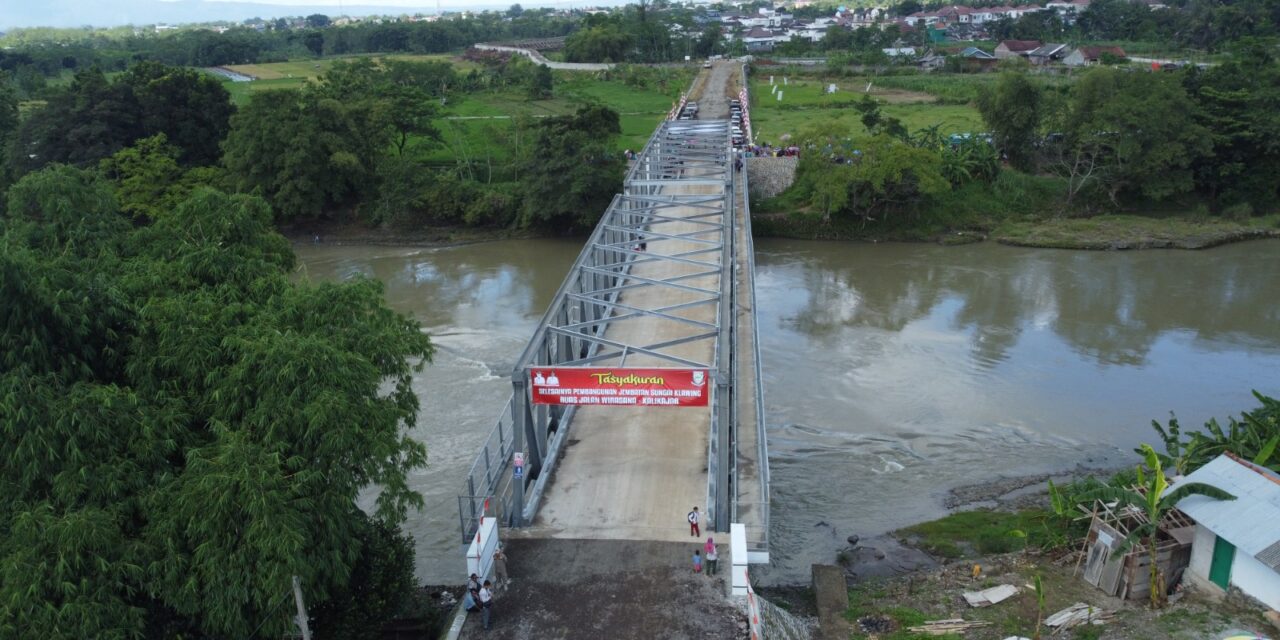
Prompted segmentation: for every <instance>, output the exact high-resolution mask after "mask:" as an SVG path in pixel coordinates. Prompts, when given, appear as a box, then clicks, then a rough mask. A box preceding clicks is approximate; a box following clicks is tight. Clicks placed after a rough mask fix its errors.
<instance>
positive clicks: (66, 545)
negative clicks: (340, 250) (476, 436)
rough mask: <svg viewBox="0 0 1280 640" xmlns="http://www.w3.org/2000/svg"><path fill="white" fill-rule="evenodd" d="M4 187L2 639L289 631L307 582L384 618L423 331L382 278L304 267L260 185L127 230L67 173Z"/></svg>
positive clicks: (198, 195) (323, 594) (317, 598)
mask: <svg viewBox="0 0 1280 640" xmlns="http://www.w3.org/2000/svg"><path fill="white" fill-rule="evenodd" d="M9 199H10V206H9V212H8V215H7V217H5V218H0V248H2V249H0V295H3V296H4V300H5V304H4V305H0V397H3V398H4V401H3V402H0V487H3V489H4V496H5V500H3V501H0V635H4V636H10V635H15V634H21V635H22V636H23V637H27V636H30V637H40V638H73V637H120V638H124V637H177V636H186V637H192V636H205V637H208V636H212V637H251V636H253V635H254V634H255V633H256V634H258V635H260V636H262V637H270V636H279V635H281V634H283V633H284V632H286V631H288V630H289V629H290V627H291V626H292V623H291V621H290V619H289V617H288V615H287V614H286V613H285V611H287V609H286V608H285V607H284V605H285V604H286V603H287V602H288V601H289V597H290V593H289V588H290V583H291V580H292V576H294V575H297V576H300V578H301V579H302V581H303V583H304V589H305V590H306V591H307V593H308V596H309V598H312V601H313V602H315V603H318V604H319V605H320V606H321V607H323V606H324V605H323V603H324V602H325V601H327V600H329V599H330V598H338V599H340V600H341V599H342V594H343V593H359V591H358V590H359V589H362V588H364V587H361V586H360V585H361V584H364V585H369V588H370V589H371V590H372V592H374V593H378V594H382V595H379V596H378V598H377V599H376V600H373V601H369V602H365V601H363V600H362V599H361V598H355V599H354V602H353V603H352V606H356V607H360V608H361V609H360V610H359V611H351V612H350V613H351V615H353V616H357V617H359V616H364V618H363V619H365V620H374V619H377V618H378V616H379V615H381V614H379V613H377V612H379V611H389V610H390V608H389V607H390V599H389V597H387V596H386V595H385V594H386V589H387V588H388V587H387V585H403V577H404V575H405V574H404V571H403V569H402V568H403V567H404V566H412V560H411V555H409V558H410V559H408V560H407V561H406V554H409V553H410V551H411V550H410V549H409V548H408V547H406V546H405V545H403V542H394V543H393V542H391V541H390V540H391V538H390V537H389V536H388V535H385V534H386V532H388V531H393V530H394V527H395V526H396V525H397V524H398V523H399V522H402V521H403V519H404V517H405V513H406V511H407V509H409V508H411V507H414V506H416V505H420V504H421V497H420V496H418V495H417V494H416V493H414V492H413V491H411V490H410V489H409V488H408V485H407V475H408V473H409V472H410V471H411V470H412V469H414V468H416V467H419V466H421V465H422V464H423V463H424V461H425V450H424V448H423V446H422V445H421V444H420V443H418V442H415V441H413V440H411V439H410V438H409V437H408V435H407V430H408V428H409V427H410V426H411V425H412V424H413V423H414V419H415V416H416V412H417V396H416V395H415V394H414V392H413V389H412V387H411V386H410V379H411V377H412V376H413V374H414V373H415V372H416V371H417V370H419V369H420V368H421V366H423V364H425V362H426V361H427V360H428V359H429V358H430V356H431V354H432V346H431V343H430V340H429V339H428V338H427V336H426V335H425V334H423V333H422V332H421V330H420V327H419V326H418V325H417V324H416V323H415V322H414V321H412V320H410V319H408V318H405V317H403V316H400V315H399V314H396V313H394V312H392V311H391V310H389V309H387V308H386V307H385V306H384V303H383V300H382V292H381V287H380V285H379V284H378V283H377V282H375V281H371V280H355V281H352V282H348V283H344V284H322V285H313V284H310V283H306V282H296V281H295V280H294V279H293V277H292V266H293V264H294V257H293V255H292V253H291V251H290V249H289V244H288V242H287V241H286V240H285V239H284V238H282V237H281V236H280V235H279V234H277V233H276V232H275V231H274V230H273V229H272V227H271V214H270V210H269V209H268V207H267V206H266V204H265V203H264V202H263V201H262V200H261V199H259V198H255V197H252V196H246V195H235V196H229V195H226V194H223V193H220V192H218V191H214V190H211V189H200V190H197V191H195V192H194V193H193V194H192V195H191V196H190V197H189V198H188V199H187V200H185V201H183V202H182V203H181V204H179V205H178V207H177V209H176V211H174V212H172V213H171V214H169V215H162V216H158V217H157V218H156V219H155V221H154V223H153V224H151V225H148V226H141V227H135V226H134V225H133V224H131V223H130V222H129V219H128V218H127V217H126V216H125V215H123V214H122V213H121V212H120V211H119V210H118V208H117V206H116V203H115V199H114V198H113V197H112V194H111V191H110V189H109V188H108V185H107V184H106V183H105V182H104V181H102V180H100V179H99V178H97V177H96V175H95V174H93V173H88V172H84V171H81V170H77V169H73V168H70V167H66V166H55V167H50V168H49V169H46V170H43V171H40V172H37V173H33V174H31V175H28V176H26V177H25V178H23V179H22V180H21V181H19V182H18V183H17V184H15V185H14V186H13V187H12V188H11V189H10V192H9ZM51 443H54V444H52V445H51ZM371 485H378V486H380V487H381V488H382V491H381V494H380V496H379V498H378V500H377V504H376V510H375V512H374V513H373V514H372V515H371V516H365V515H364V514H362V513H360V512H359V511H358V510H357V509H355V508H354V503H355V499H356V497H357V495H358V494H360V492H361V491H363V490H365V489H366V488H368V487H370V486H371ZM370 518H372V520H371V519H370ZM370 527H379V528H381V529H380V532H378V533H372V532H371V529H370ZM392 535H393V536H394V534H392ZM406 562H407V565H406ZM362 563H368V564H367V566H366V565H363V564H362ZM362 572H364V573H362ZM369 572H373V574H375V575H372V576H371V575H369ZM362 575H363V576H364V577H361V576H362ZM353 581H354V582H353ZM396 588H399V587H396ZM353 589H354V590H357V591H353ZM348 600H349V599H348ZM348 600H342V601H343V602H347V601H348ZM343 608H344V609H345V608H346V605H344V606H343Z"/></svg>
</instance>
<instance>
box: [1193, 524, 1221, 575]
mask: <svg viewBox="0 0 1280 640" xmlns="http://www.w3.org/2000/svg"><path fill="white" fill-rule="evenodd" d="M1217 538H1218V536H1215V535H1213V532H1212V531H1210V530H1208V529H1206V528H1204V527H1203V526H1201V525H1198V524H1197V525H1196V537H1195V540H1193V541H1192V542H1191V566H1189V567H1187V573H1190V574H1192V575H1194V576H1195V577H1196V578H1198V580H1197V584H1199V583H1201V582H1203V583H1207V584H1213V583H1212V582H1209V565H1211V564H1212V563H1213V543H1214V540H1216V539H1217Z"/></svg>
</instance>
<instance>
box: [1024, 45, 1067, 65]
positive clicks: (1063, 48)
mask: <svg viewBox="0 0 1280 640" xmlns="http://www.w3.org/2000/svg"><path fill="white" fill-rule="evenodd" d="M1067 53H1068V51H1067V45H1065V44H1057V43H1054V42H1050V43H1047V44H1044V45H1041V46H1040V47H1037V48H1036V49H1034V50H1032V51H1029V52H1028V53H1027V59H1028V60H1030V61H1031V64H1038V65H1046V64H1050V63H1053V62H1057V61H1059V60H1061V59H1063V58H1065V57H1066V56H1067Z"/></svg>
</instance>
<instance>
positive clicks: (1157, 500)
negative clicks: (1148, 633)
mask: <svg viewBox="0 0 1280 640" xmlns="http://www.w3.org/2000/svg"><path fill="white" fill-rule="evenodd" d="M1141 453H1142V457H1143V461H1144V462H1145V463H1146V468H1145V470H1144V469H1143V466H1142V465H1138V467H1137V472H1138V486H1137V487H1136V488H1128V487H1110V486H1106V487H1099V488H1096V489H1091V490H1089V491H1085V492H1084V493H1083V494H1081V495H1080V496H1079V498H1078V499H1080V500H1087V501H1093V500H1102V501H1104V502H1113V501H1114V502H1116V503H1118V505H1119V506H1120V507H1121V508H1123V507H1130V508H1133V509H1136V510H1137V511H1139V512H1140V513H1142V514H1143V516H1145V517H1144V519H1143V521H1142V522H1141V523H1139V524H1137V525H1135V526H1134V527H1133V529H1131V530H1130V531H1129V535H1128V536H1125V539H1124V540H1122V541H1121V542H1120V545H1119V546H1117V547H1116V551H1115V553H1116V554H1117V555H1122V554H1124V553H1125V552H1127V551H1128V550H1129V548H1130V547H1132V546H1133V545H1134V544H1136V543H1138V542H1143V543H1145V544H1146V545H1147V554H1148V555H1149V556H1150V560H1149V566H1150V568H1151V570H1150V572H1149V574H1148V575H1149V579H1150V581H1151V584H1150V586H1151V608H1153V609H1158V608H1160V607H1161V606H1162V605H1163V604H1164V602H1165V596H1166V593H1165V581H1164V575H1163V573H1162V572H1161V571H1160V563H1159V562H1157V560H1156V555H1157V551H1158V549H1159V543H1160V540H1159V535H1160V521H1162V520H1164V517H1165V515H1166V514H1167V513H1169V511H1171V510H1172V509H1174V508H1175V507H1177V506H1178V503H1179V502H1181V501H1182V499H1183V498H1187V497H1189V496H1208V497H1210V498H1215V499H1218V500H1235V499H1236V497H1235V496H1233V495H1231V494H1230V493H1227V492H1226V491H1223V490H1222V489H1219V488H1217V487H1214V486H1211V485H1207V484H1204V483H1202V482H1184V483H1180V484H1179V485H1178V486H1177V488H1175V489H1174V490H1172V491H1169V480H1168V479H1167V478H1165V476H1164V468H1163V467H1162V465H1161V464H1160V456H1158V455H1157V454H1156V452H1155V449H1152V448H1151V445H1149V444H1143V445H1142V449H1141ZM1139 489H1140V490H1139Z"/></svg>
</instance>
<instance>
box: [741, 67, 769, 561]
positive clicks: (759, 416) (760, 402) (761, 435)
mask: <svg viewBox="0 0 1280 640" xmlns="http://www.w3.org/2000/svg"><path fill="white" fill-rule="evenodd" d="M742 86H743V87H748V86H749V85H748V84H747V65H745V64H744V65H742ZM748 91H749V89H748ZM746 108H747V106H746V105H745V104H744V105H743V109H744V110H745V109H746ZM748 142H750V139H748ZM750 161H751V159H750V158H744V159H743V163H742V172H741V173H742V203H743V207H742V224H743V229H744V231H745V232H746V233H745V234H744V235H745V236H746V244H747V246H746V247H744V250H745V251H746V252H747V255H748V256H750V260H748V261H747V265H748V273H750V275H751V300H750V303H751V310H752V313H756V312H757V311H758V309H759V307H757V306H756V246H755V237H754V234H753V232H752V230H751V189H750V186H751V183H750V179H749V177H748V175H747V171H748V167H747V164H748V163H749V162H750ZM751 330H752V332H753V333H754V335H753V336H752V337H751V342H752V345H753V348H754V349H755V353H754V354H753V355H754V356H755V358H754V361H755V368H756V371H755V374H756V388H755V389H754V390H753V391H754V392H755V396H756V398H755V400H756V425H755V427H756V449H757V450H756V456H757V460H756V468H757V469H758V470H759V474H760V495H761V496H763V497H764V500H763V502H761V503H758V504H757V505H755V506H756V507H757V508H759V509H761V510H762V512H763V518H762V522H763V528H762V530H761V531H760V532H759V537H758V538H757V537H756V536H752V535H751V527H749V526H748V527H747V534H748V535H747V544H748V546H753V547H755V548H757V549H766V550H767V549H768V548H769V517H770V502H771V500H772V498H771V497H770V493H769V487H770V486H771V484H770V483H771V478H770V475H769V437H768V436H769V430H768V424H769V423H768V420H767V419H766V418H765V404H764V375H763V374H762V368H761V363H760V321H759V316H756V320H755V322H752V323H751ZM742 506H743V505H742V504H739V505H738V508H739V509H741V508H742ZM756 540H758V544H754V545H753V544H752V543H753V541H756Z"/></svg>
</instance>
